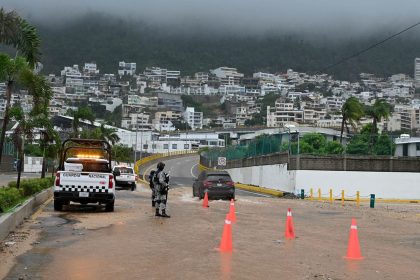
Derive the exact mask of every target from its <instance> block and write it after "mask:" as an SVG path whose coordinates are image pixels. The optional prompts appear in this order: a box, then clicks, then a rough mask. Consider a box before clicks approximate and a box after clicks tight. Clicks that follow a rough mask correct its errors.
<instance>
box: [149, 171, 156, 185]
mask: <svg viewBox="0 0 420 280" xmlns="http://www.w3.org/2000/svg"><path fill="white" fill-rule="evenodd" d="M155 173H156V171H154V170H152V171H150V174H149V186H150V188H151V189H153V188H154V187H155V184H154V182H153V180H154V175H155Z"/></svg>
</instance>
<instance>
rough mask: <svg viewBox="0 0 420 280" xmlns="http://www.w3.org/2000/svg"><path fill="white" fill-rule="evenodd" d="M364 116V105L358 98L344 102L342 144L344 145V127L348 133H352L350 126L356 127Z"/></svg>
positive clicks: (351, 98)
mask: <svg viewBox="0 0 420 280" xmlns="http://www.w3.org/2000/svg"><path fill="white" fill-rule="evenodd" d="M363 115H364V111H363V105H362V104H361V103H360V101H359V100H358V99H357V98H356V97H350V98H348V99H347V100H346V102H344V104H343V107H341V117H342V121H341V133H340V143H343V133H344V127H346V129H347V133H350V130H349V127H348V125H349V124H350V125H351V126H352V127H353V128H355V127H356V123H357V122H358V121H359V120H360V118H361V117H362V116H363Z"/></svg>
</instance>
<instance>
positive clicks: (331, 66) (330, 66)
mask: <svg viewBox="0 0 420 280" xmlns="http://www.w3.org/2000/svg"><path fill="white" fill-rule="evenodd" d="M418 25H420V22H417V23H415V24H413V25H411V26H409V27H407V28H405V29H403V30H401V31H400V32H398V33H395V34H393V35H391V36H389V37H387V38H385V39H383V40H382V41H380V42H377V43H375V44H373V45H371V46H369V47H367V48H365V49H363V50H361V51H359V52H357V53H355V54H353V55H351V56H348V57H345V58H343V59H341V60H339V61H338V62H335V63H333V64H331V65H329V66H327V67H325V68H324V69H322V70H321V73H325V71H327V70H329V69H331V68H333V67H335V66H337V65H340V64H342V63H344V62H346V61H347V60H350V59H353V58H355V57H357V56H359V55H361V54H363V53H365V52H368V51H370V50H371V49H373V48H376V47H377V46H379V45H382V44H383V43H385V42H387V41H389V40H391V39H393V38H395V37H397V36H398V35H401V34H402V33H404V32H406V31H408V30H410V29H412V28H414V27H416V26H418Z"/></svg>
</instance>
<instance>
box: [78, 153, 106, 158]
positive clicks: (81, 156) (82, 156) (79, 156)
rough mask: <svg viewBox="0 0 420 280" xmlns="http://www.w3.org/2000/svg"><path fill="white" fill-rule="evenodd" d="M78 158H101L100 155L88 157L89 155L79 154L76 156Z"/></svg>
mask: <svg viewBox="0 0 420 280" xmlns="http://www.w3.org/2000/svg"><path fill="white" fill-rule="evenodd" d="M76 157H78V158H101V156H100V155H88V154H78V155H76Z"/></svg>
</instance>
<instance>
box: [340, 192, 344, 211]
mask: <svg viewBox="0 0 420 280" xmlns="http://www.w3.org/2000/svg"><path fill="white" fill-rule="evenodd" d="M341 206H343V207H344V190H342V191H341Z"/></svg>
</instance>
